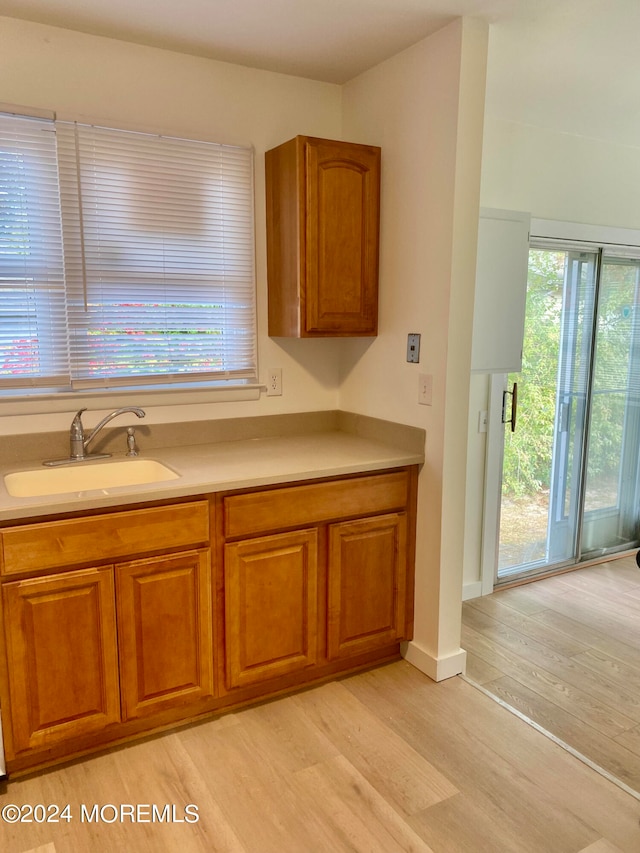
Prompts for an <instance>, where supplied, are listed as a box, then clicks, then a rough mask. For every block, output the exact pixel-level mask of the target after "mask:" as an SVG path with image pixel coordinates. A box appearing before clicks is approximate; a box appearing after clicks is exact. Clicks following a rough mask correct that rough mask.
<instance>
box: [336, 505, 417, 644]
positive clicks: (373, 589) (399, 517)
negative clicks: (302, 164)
mask: <svg viewBox="0 0 640 853" xmlns="http://www.w3.org/2000/svg"><path fill="white" fill-rule="evenodd" d="M406 554H407V520H406V516H405V514H404V513H394V514H390V515H382V516H378V517H375V518H365V519H362V520H360V521H347V522H343V523H340V524H333V525H331V527H330V528H329V587H328V608H329V615H328V626H327V645H328V649H327V654H328V656H329V659H330V660H333V659H335V658H342V657H347V656H350V655H356V654H359V653H361V652H368V651H371V650H373V649H376V648H379V647H381V646H385V645H389V644H391V643H395V642H397V641H398V640H401V639H403V638H404V631H405V605H406V565H407V556H406Z"/></svg>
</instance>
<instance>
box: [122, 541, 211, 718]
mask: <svg viewBox="0 0 640 853" xmlns="http://www.w3.org/2000/svg"><path fill="white" fill-rule="evenodd" d="M115 569H116V586H117V602H118V632H119V637H120V667H121V681H122V710H123V715H124V718H125V719H132V718H134V717H142V716H147V715H149V714H153V713H156V712H157V711H159V710H163V709H167V708H173V707H179V706H181V705H186V704H188V703H190V702H193V701H194V700H195V699H200V698H203V697H205V696H211V695H212V693H213V637H212V620H211V568H210V565H209V552H208V550H201V551H192V552H188V553H180V554H172V555H170V556H168V557H154V558H150V559H146V560H136V561H134V562H130V563H122V564H120V565H117V566H116V567H115Z"/></svg>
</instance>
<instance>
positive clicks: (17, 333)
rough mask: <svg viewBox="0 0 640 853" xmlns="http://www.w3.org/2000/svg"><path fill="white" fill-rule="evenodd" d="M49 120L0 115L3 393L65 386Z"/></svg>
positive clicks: (58, 228)
mask: <svg viewBox="0 0 640 853" xmlns="http://www.w3.org/2000/svg"><path fill="white" fill-rule="evenodd" d="M65 312H66V309H65V291H64V271H63V262H62V235H61V225H60V199H59V192H58V170H57V161H56V137H55V129H54V125H53V122H51V121H45V120H40V119H29V118H18V117H16V116H8V115H0V388H29V387H34V386H55V385H61V384H63V385H67V384H68V381H69V380H68V361H67V334H66V316H65Z"/></svg>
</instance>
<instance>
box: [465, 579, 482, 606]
mask: <svg viewBox="0 0 640 853" xmlns="http://www.w3.org/2000/svg"><path fill="white" fill-rule="evenodd" d="M481 595H482V581H476V582H475V583H466V584H464V586H463V587H462V600H463V601H470V600H471V599H472V598H480V596H481Z"/></svg>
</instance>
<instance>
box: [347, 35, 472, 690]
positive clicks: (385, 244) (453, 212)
mask: <svg viewBox="0 0 640 853" xmlns="http://www.w3.org/2000/svg"><path fill="white" fill-rule="evenodd" d="M486 43H487V31H486V28H485V27H484V26H483V25H481V24H480V23H479V22H475V21H470V20H458V21H456V22H454V23H453V24H451V25H450V26H448V27H446V28H445V29H443V30H440V31H439V32H438V33H436V34H435V35H433V36H431V37H430V38H428V39H426V40H425V41H423V42H420V43H419V44H417V45H415V46H414V47H412V48H410V49H409V50H406V51H404V52H403V53H400V54H398V55H397V56H395V57H393V58H392V59H390V60H388V61H387V62H385V63H382V64H381V65H379V66H377V67H376V68H374V69H372V70H370V71H369V72H367V73H366V74H363V75H361V76H360V77H358V78H357V79H356V80H354V81H352V82H350V83H348V84H347V85H346V86H345V93H344V133H345V135H346V136H348V137H349V138H354V139H358V140H363V141H364V140H368V141H370V142H373V143H376V144H379V145H381V146H382V147H383V151H384V161H383V179H382V211H383V212H382V222H381V275H380V308H381V322H380V334H379V336H378V338H376V340H375V341H373V342H362V341H352V342H349V343H347V344H345V354H344V358H343V380H342V384H341V390H340V405H341V407H342V408H345V409H349V410H352V411H357V412H361V413H364V414H369V415H373V416H377V417H383V418H384V417H393V418H396V419H398V420H401V421H403V422H405V423H411V424H414V425H416V426H422V427H424V428H425V429H426V430H427V459H426V464H425V467H424V469H423V471H422V474H421V477H420V487H419V488H420V492H419V495H420V500H419V519H418V543H417V566H416V633H415V638H414V642H413V643H412V644H410V648H409V650H408V652H407V655H408V657H409V659H410V660H412V661H413V662H414V663H416V664H417V665H418V666H420V667H421V668H423V669H424V670H425V671H427V672H428V673H429V674H430V675H432V677H436V678H441V677H446V676H447V675H450V674H453V673H454V671H460V668H461V666H462V665H463V655H461V652H460V597H461V589H462V543H463V536H462V530H463V525H464V509H463V508H464V491H465V456H466V434H467V411H468V399H469V363H470V338H471V325H472V309H473V291H474V281H475V250H476V239H477V220H478V203H479V175H480V151H481V139H482V120H483V109H484V74H485V62H486ZM409 332H418V333H420V334H421V335H422V341H421V343H422V349H421V361H420V364H419V365H415V364H408V363H407V362H406V343H407V334H408V333H409ZM419 373H427V374H430V375H431V376H432V377H433V403H432V405H431V406H421V405H418V375H419Z"/></svg>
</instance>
